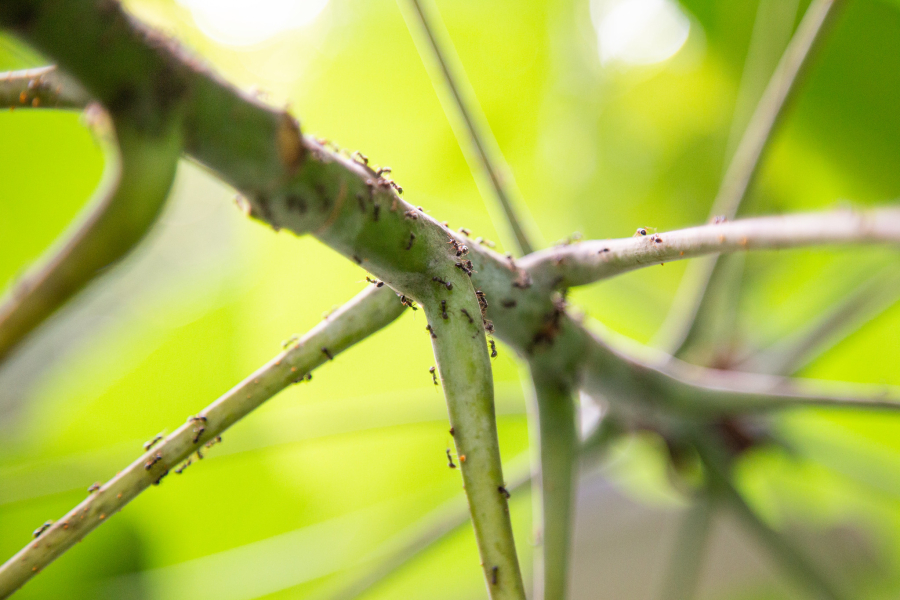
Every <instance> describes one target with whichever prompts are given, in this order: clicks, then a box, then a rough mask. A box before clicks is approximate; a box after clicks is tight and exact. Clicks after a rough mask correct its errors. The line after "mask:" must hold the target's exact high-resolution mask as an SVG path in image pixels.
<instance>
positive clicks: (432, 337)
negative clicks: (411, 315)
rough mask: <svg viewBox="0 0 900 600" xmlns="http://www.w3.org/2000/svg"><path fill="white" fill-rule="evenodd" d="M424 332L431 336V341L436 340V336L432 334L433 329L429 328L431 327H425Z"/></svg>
mask: <svg viewBox="0 0 900 600" xmlns="http://www.w3.org/2000/svg"><path fill="white" fill-rule="evenodd" d="M425 330H426V331H428V333H430V334H431V339H433V340H436V339H437V334H436V333H435V332H434V329H432V328H431V325H426V326H425Z"/></svg>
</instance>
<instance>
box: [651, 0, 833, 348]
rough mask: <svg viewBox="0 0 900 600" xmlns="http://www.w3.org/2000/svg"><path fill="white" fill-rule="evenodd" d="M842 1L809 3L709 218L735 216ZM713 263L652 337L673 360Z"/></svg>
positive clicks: (696, 274) (693, 270)
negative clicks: (774, 133)
mask: <svg viewBox="0 0 900 600" xmlns="http://www.w3.org/2000/svg"><path fill="white" fill-rule="evenodd" d="M843 1H844V0H813V1H812V3H811V4H810V5H809V8H808V9H807V10H806V14H804V15H803V19H802V20H801V22H800V25H799V26H798V27H797V31H796V33H795V34H794V36H793V37H792V38H791V41H790V43H789V44H788V47H787V49H786V50H785V51H784V54H783V55H782V57H781V60H780V61H779V63H778V66H777V67H776V69H775V72H774V73H773V74H772V78H771V79H770V80H769V84H768V85H767V86H766V89H765V91H764V92H763V95H762V97H761V98H760V100H759V104H757V106H756V110H755V111H754V113H753V116H752V117H751V118H750V122H749V123H748V124H747V128H746V129H745V131H744V135H743V137H742V138H741V141H740V143H739V144H738V147H737V150H736V151H735V153H734V156H733V157H732V159H731V162H730V164H729V166H728V169H727V170H726V172H725V176H724V178H723V179H722V184H721V185H720V187H719V192H718V194H717V195H716V199H715V200H714V201H713V207H712V211H711V215H712V216H724V217H726V218H728V219H733V218H734V217H735V215H737V211H738V208H739V207H740V204H741V202H742V201H743V199H744V197H745V196H746V195H747V190H748V188H749V186H750V183H751V181H752V179H753V177H754V175H755V174H756V172H757V170H758V168H759V164H760V161H761V158H762V156H763V153H764V152H765V150H766V148H767V147H768V145H769V142H770V141H771V139H772V134H773V131H774V130H775V127H776V125H777V124H778V122H779V121H780V119H781V117H782V115H783V113H784V108H785V106H786V105H787V104H788V102H789V100H790V99H791V97H792V96H793V94H794V93H795V92H796V90H797V87H798V84H799V83H800V81H802V79H803V74H804V73H805V71H806V70H807V69H808V67H809V64H810V59H811V58H812V57H813V56H815V54H816V53H815V50H816V48H817V47H818V46H819V45H820V43H821V41H822V39H823V37H824V34H825V33H826V32H827V31H828V29H829V27H827V25H828V24H830V23H833V21H834V16H835V15H836V14H837V12H838V11H837V10H836V9H837V8H838V7H840V5H841V4H843ZM717 262H718V261H717V260H716V259H710V260H707V261H703V262H698V263H697V264H696V266H690V267H689V268H688V270H687V272H686V273H685V274H684V277H683V280H682V281H683V283H682V284H681V286H680V287H679V290H678V293H677V294H676V297H675V300H674V302H673V305H672V309H671V310H670V311H669V314H668V315H667V317H666V321H665V322H664V323H663V326H662V327H661V328H660V332H659V333H658V334H657V336H656V339H657V342H656V345H658V346H660V347H662V348H663V349H664V350H666V351H667V352H669V353H670V354H672V355H674V356H681V354H682V352H683V351H684V350H685V342H686V341H687V340H688V338H691V337H692V330H693V329H694V328H695V327H696V323H697V319H698V315H699V314H701V312H705V311H704V310H703V304H704V300H705V298H706V289H707V287H708V285H709V282H710V281H711V279H712V278H714V277H715V276H716V272H717V267H716V265H717Z"/></svg>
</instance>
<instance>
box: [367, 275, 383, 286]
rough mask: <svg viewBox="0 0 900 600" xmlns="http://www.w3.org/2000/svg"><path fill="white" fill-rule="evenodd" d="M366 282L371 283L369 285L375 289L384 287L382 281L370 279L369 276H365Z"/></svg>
mask: <svg viewBox="0 0 900 600" xmlns="http://www.w3.org/2000/svg"><path fill="white" fill-rule="evenodd" d="M366 281H368V282H369V283H371V284H372V285H374V286H375V287H381V286H383V285H384V282H383V281H379V280H378V279H372V278H371V277H369V276H366Z"/></svg>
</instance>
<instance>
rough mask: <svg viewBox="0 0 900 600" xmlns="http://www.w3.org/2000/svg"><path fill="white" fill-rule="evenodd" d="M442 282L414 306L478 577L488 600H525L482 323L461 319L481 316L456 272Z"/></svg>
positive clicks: (466, 281)
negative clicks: (440, 402)
mask: <svg viewBox="0 0 900 600" xmlns="http://www.w3.org/2000/svg"><path fill="white" fill-rule="evenodd" d="M451 268H452V267H451ZM446 279H447V281H448V282H452V283H453V285H454V287H453V289H452V290H450V289H447V288H445V287H444V286H439V287H436V288H435V289H436V290H438V291H437V292H435V294H434V295H433V296H432V297H431V298H429V299H424V298H420V299H419V302H420V304H421V305H422V308H424V310H425V315H426V316H427V317H428V324H429V326H430V327H431V332H432V345H433V347H434V355H435V358H436V360H437V364H438V369H439V371H440V378H441V382H442V386H443V388H444V396H445V398H446V399H447V408H448V411H449V413H450V425H451V427H452V428H453V441H454V443H455V444H456V453H457V456H459V467H460V471H461V472H462V478H463V487H464V488H465V490H466V496H467V497H468V499H469V511H470V513H471V516H472V525H473V527H474V529H475V540H476V542H477V544H478V551H479V554H480V555H481V562H482V571H483V572H484V578H485V582H486V584H487V589H488V594H489V595H490V597H491V598H492V600H508V599H515V600H524V599H525V586H524V584H523V582H522V574H521V572H520V571H519V560H518V557H517V556H516V545H515V541H514V540H513V532H512V523H511V522H510V519H509V505H508V503H507V498H508V497H509V493H508V490H507V489H506V487H505V486H506V481H505V480H504V479H503V467H502V465H501V462H500V445H499V441H498V439H497V421H496V418H495V415H494V382H493V376H492V374H491V363H490V360H491V359H490V357H489V356H488V350H487V341H486V340H485V335H484V328H483V324H482V322H481V321H480V320H476V321H475V322H472V320H470V319H467V318H464V316H463V314H461V310H466V311H467V312H468V313H469V314H470V315H480V314H481V313H480V308H479V303H478V300H477V299H476V297H475V290H474V288H473V287H472V284H471V282H470V281H469V278H468V277H467V276H466V275H465V274H463V273H462V272H461V271H457V272H456V273H448V274H447V276H446ZM448 305H449V306H450V310H447V308H446V307H447V306H448ZM463 457H465V458H463Z"/></svg>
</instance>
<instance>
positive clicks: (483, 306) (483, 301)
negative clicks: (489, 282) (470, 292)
mask: <svg viewBox="0 0 900 600" xmlns="http://www.w3.org/2000/svg"><path fill="white" fill-rule="evenodd" d="M475 297H476V298H478V305H479V306H480V307H481V314H482V315H484V313H485V311H487V307H488V302H487V296H485V295H484V292H482V291H481V290H475Z"/></svg>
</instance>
